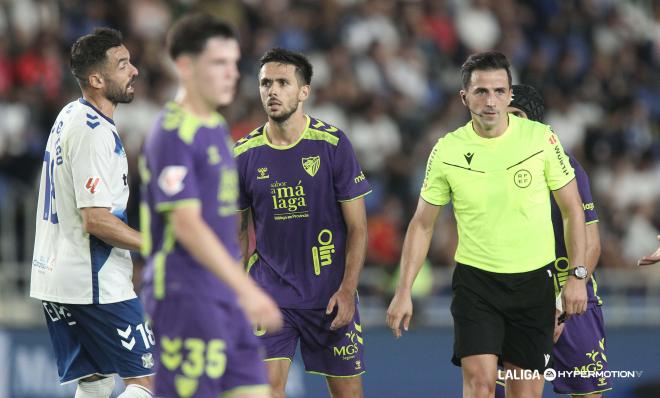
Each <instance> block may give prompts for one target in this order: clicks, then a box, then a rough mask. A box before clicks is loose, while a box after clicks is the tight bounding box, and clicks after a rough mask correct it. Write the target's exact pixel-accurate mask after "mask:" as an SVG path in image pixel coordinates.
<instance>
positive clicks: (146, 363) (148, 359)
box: [142, 352, 154, 369]
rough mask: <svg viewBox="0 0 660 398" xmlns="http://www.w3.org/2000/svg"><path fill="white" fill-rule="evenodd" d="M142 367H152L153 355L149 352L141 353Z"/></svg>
mask: <svg viewBox="0 0 660 398" xmlns="http://www.w3.org/2000/svg"><path fill="white" fill-rule="evenodd" d="M142 367H143V368H147V369H151V368H153V367H154V357H153V355H151V353H150V352H148V353H146V354H142Z"/></svg>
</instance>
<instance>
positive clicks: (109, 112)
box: [82, 91, 117, 119]
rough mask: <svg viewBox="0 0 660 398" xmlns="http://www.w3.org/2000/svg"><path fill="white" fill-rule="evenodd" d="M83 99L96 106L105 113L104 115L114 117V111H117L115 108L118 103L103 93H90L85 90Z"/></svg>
mask: <svg viewBox="0 0 660 398" xmlns="http://www.w3.org/2000/svg"><path fill="white" fill-rule="evenodd" d="M82 94H83V99H84V100H85V101H87V102H89V103H90V104H92V106H93V107H94V108H96V109H97V110H98V111H99V112H101V113H102V114H103V116H105V117H107V118H109V119H113V118H114V117H113V116H114V113H115V108H117V104H115V103H113V102H111V101H110V100H108V99H107V98H105V97H104V96H103V95H98V94H95V93H90V92H87V91H83V93H82Z"/></svg>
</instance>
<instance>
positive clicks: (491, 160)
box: [387, 52, 587, 398]
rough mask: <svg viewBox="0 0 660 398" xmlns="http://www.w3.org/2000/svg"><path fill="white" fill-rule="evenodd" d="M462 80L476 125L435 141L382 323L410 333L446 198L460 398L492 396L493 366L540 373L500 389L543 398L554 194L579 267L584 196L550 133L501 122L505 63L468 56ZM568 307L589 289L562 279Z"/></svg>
mask: <svg viewBox="0 0 660 398" xmlns="http://www.w3.org/2000/svg"><path fill="white" fill-rule="evenodd" d="M461 74H462V80H463V81H462V87H463V88H462V90H460V96H461V100H462V102H463V104H464V105H465V107H466V108H467V109H468V111H469V112H470V114H471V120H470V121H469V122H468V123H467V124H466V125H465V126H463V127H461V128H459V129H457V130H456V131H453V132H451V133H449V134H447V135H446V136H445V137H443V138H441V139H440V140H438V143H437V144H436V145H435V146H434V148H433V150H432V152H431V154H430V156H429V159H428V165H427V168H426V177H425V179H424V184H423V186H422V190H421V193H420V199H419V202H418V205H417V210H416V212H415V215H414V216H413V219H412V220H411V222H410V225H409V226H408V232H407V233H406V238H405V242H404V246H403V255H402V258H401V276H400V280H399V284H398V286H397V290H396V294H395V296H394V298H393V299H392V302H391V304H390V307H389V309H388V311H387V323H388V326H389V327H390V328H391V329H392V331H393V333H394V335H395V337H397V338H398V337H400V336H401V330H400V327H401V323H403V328H404V330H407V329H408V325H409V323H410V318H411V317H412V314H413V305H412V300H411V296H410V291H411V287H412V284H413V282H414V280H415V276H416V275H417V273H418V271H419V269H420V267H421V265H422V262H423V261H424V259H425V258H426V255H427V253H428V249H429V245H430V242H431V236H432V234H433V227H434V224H435V221H436V219H437V216H438V214H439V212H440V208H441V206H443V205H446V204H447V203H449V201H450V200H451V201H452V203H453V208H454V214H455V217H456V222H457V225H458V237H459V242H458V248H457V250H456V255H455V260H456V263H457V265H456V269H455V270H454V275H453V280H452V290H453V299H452V304H451V312H452V316H453V318H454V355H453V358H452V362H453V363H454V364H455V365H458V366H462V369H463V397H465V398H481V397H493V396H494V392H495V379H496V375H497V374H496V373H497V364H498V361H500V362H502V363H503V365H504V367H505V368H506V369H507V370H511V371H513V372H517V374H519V375H522V374H528V375H530V374H533V375H535V376H536V377H531V378H527V379H526V380H521V379H516V380H513V379H509V380H507V386H506V388H507V393H508V394H509V396H510V397H514V398H515V397H520V398H534V397H539V398H540V397H541V395H542V393H543V371H544V369H546V368H547V367H548V366H549V365H550V364H551V353H552V334H553V329H554V316H555V315H554V313H555V296H554V287H553V281H552V274H551V272H550V270H549V269H548V266H549V265H550V264H551V263H552V262H553V261H554V259H555V258H554V254H555V250H554V234H553V228H552V221H551V217H550V195H549V192H552V194H553V195H554V198H555V199H556V201H557V204H558V205H559V208H560V210H561V213H562V218H563V221H564V225H565V240H566V247H567V248H568V256H569V263H570V264H573V265H575V268H577V269H580V270H581V269H583V268H584V264H585V245H586V243H585V227H584V213H583V211H582V207H581V200H580V195H579V193H578V189H577V184H576V182H575V175H574V172H573V169H572V167H571V166H570V164H569V161H568V158H567V157H566V154H565V153H564V150H563V148H562V146H561V144H560V143H559V139H558V138H557V136H556V135H555V134H554V133H553V132H552V130H551V129H550V127H549V126H547V125H544V124H542V123H538V122H534V121H531V120H526V119H521V118H518V117H515V116H513V115H509V114H507V107H508V105H509V102H510V101H511V98H512V97H511V96H512V92H511V72H510V70H509V62H508V60H507V59H506V57H505V56H504V55H503V54H501V53H498V52H485V53H479V54H474V55H471V56H470V57H469V58H468V59H467V61H465V63H464V64H463V66H462V67H461ZM563 300H564V310H565V311H566V312H567V314H569V315H572V314H580V313H582V312H584V311H585V309H586V306H587V291H586V286H585V282H584V280H583V279H578V278H577V277H569V280H568V281H567V282H566V285H565V287H564V292H563ZM523 370H529V371H530V372H526V373H524V372H523ZM533 371H536V372H533Z"/></svg>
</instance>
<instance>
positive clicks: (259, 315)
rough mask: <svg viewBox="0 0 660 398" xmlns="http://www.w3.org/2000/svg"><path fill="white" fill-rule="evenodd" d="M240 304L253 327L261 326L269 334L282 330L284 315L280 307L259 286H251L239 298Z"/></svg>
mask: <svg viewBox="0 0 660 398" xmlns="http://www.w3.org/2000/svg"><path fill="white" fill-rule="evenodd" d="M238 302H239V304H240V305H241V307H243V310H244V311H245V315H246V316H247V317H248V319H249V320H250V322H251V323H252V325H253V326H259V327H260V328H263V329H266V330H268V331H269V332H275V331H278V330H280V329H281V328H282V313H281V312H280V309H279V307H278V306H277V304H276V303H275V301H273V299H272V298H270V296H268V295H267V294H266V293H265V292H264V291H263V290H261V288H259V287H258V286H256V285H254V286H250V287H249V288H247V289H245V291H244V292H242V294H241V295H240V296H239V298H238Z"/></svg>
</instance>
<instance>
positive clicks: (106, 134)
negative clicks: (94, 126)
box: [67, 129, 115, 209]
mask: <svg viewBox="0 0 660 398" xmlns="http://www.w3.org/2000/svg"><path fill="white" fill-rule="evenodd" d="M67 147H68V151H69V153H68V158H69V162H70V165H71V175H72V177H73V186H74V192H75V196H76V207H78V208H79V209H82V208H85V207H108V208H110V207H112V198H113V195H112V189H111V186H110V184H111V183H112V174H113V173H112V170H111V167H112V166H111V165H112V164H113V162H112V157H113V156H115V155H114V147H115V138H114V136H113V133H112V131H110V130H101V129H99V130H97V131H88V130H79V131H76V132H74V133H73V134H71V139H70V142H69V144H68V146H67Z"/></svg>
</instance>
